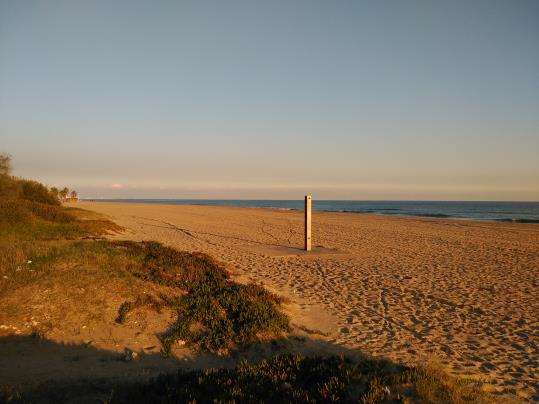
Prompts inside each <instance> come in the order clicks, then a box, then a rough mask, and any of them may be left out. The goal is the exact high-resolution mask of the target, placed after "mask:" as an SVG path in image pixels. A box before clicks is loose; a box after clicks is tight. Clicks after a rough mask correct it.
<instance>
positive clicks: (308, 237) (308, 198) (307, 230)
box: [305, 195, 311, 251]
mask: <svg viewBox="0 0 539 404" xmlns="http://www.w3.org/2000/svg"><path fill="white" fill-rule="evenodd" d="M305 251H311V195H305Z"/></svg>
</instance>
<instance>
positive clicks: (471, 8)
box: [0, 0, 539, 201]
mask: <svg viewBox="0 0 539 404" xmlns="http://www.w3.org/2000/svg"><path fill="white" fill-rule="evenodd" d="M538 43H539V3H538V2H535V1H514V2H505V1H486V0H485V1H474V2H469V1H453V2H419V1H417V2H414V1H411V2H394V1H363V2H349V1H335V2H322V1H297V2H296V1H295V2H288V1H275V2H258V1H231V2H220V1H189V2H165V1H157V2H152V3H151V4H150V3H147V2H139V1H115V2H107V1H95V2H87V3H83V2H72V1H67V0H65V1H47V2H45V1H27V2H16V1H0V151H6V152H9V153H11V154H12V155H13V157H14V167H15V174H17V175H21V176H25V177H30V178H36V179H39V180H41V181H43V182H45V183H47V184H49V185H55V184H58V185H64V184H65V185H68V186H70V187H73V188H76V189H77V190H79V191H80V193H81V195H82V196H86V197H157V198H266V199H289V198H294V199H295V198H300V197H301V196H302V195H303V194H305V193H307V192H309V193H312V194H313V195H314V196H315V197H318V198H320V199H322V198H323V199H443V200H536V201H537V200H539V157H538V156H539V47H538V46H537V44H538Z"/></svg>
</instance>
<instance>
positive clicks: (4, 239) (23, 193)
mask: <svg viewBox="0 0 539 404" xmlns="http://www.w3.org/2000/svg"><path fill="white" fill-rule="evenodd" d="M9 163H10V161H9V158H7V156H5V155H2V156H1V159H0V165H1V167H0V299H3V298H5V297H6V296H7V295H8V294H9V295H10V296H11V295H13V294H16V293H17V291H18V290H22V289H23V288H28V287H30V286H31V285H32V284H36V283H40V282H41V283H46V284H47V285H48V287H50V285H60V287H65V288H69V287H71V288H73V286H72V285H74V284H76V285H88V284H92V283H98V282H100V283H101V284H103V285H113V284H114V282H117V281H118V280H122V281H126V282H129V283H135V282H139V283H140V284H144V285H150V286H151V285H155V286H156V288H154V289H151V290H154V291H155V290H158V288H157V286H164V287H166V291H167V293H157V292H156V293H140V294H138V295H137V296H135V297H133V298H131V299H127V300H125V301H124V302H123V303H122V304H120V305H119V306H118V308H117V317H116V319H115V321H116V322H117V323H118V324H124V323H125V322H127V321H129V320H130V318H132V317H133V316H135V317H136V315H137V314H136V312H137V309H139V308H141V307H144V308H147V309H149V310H152V311H155V312H160V311H161V310H165V309H166V310H171V311H173V312H174V313H175V316H176V321H174V323H173V324H172V326H171V327H170V328H169V329H168V330H167V331H165V332H164V333H162V334H160V335H159V340H160V341H161V354H162V355H164V356H168V355H171V354H172V353H171V348H172V347H173V346H174V345H175V344H181V345H185V346H186V347H188V348H190V349H192V350H193V351H194V352H208V353H215V354H218V355H220V356H227V355H229V354H230V353H231V352H233V351H234V350H238V349H241V348H242V347H245V346H247V345H250V344H256V343H266V342H271V341H276V340H279V338H284V337H286V335H287V334H288V333H289V332H291V331H292V326H291V324H290V321H289V318H288V316H287V315H286V314H284V312H283V311H282V307H281V306H282V303H283V299H281V298H280V297H278V296H276V295H274V294H273V293H270V292H268V291H267V290H265V289H264V288H262V287H261V286H258V285H253V284H250V285H245V284H240V283H236V282H234V281H233V280H232V279H231V276H230V273H229V271H227V269H226V268H225V267H224V266H223V265H222V264H220V263H219V262H217V261H215V260H214V259H212V258H211V257H209V256H208V255H205V254H201V253H190V252H182V251H176V250H174V249H172V248H169V247H166V246H163V245H161V244H159V243H157V242H134V241H113V240H107V239H106V236H107V235H108V234H112V233H118V232H121V231H122V228H121V227H120V226H118V225H117V224H115V223H113V222H111V221H109V220H107V219H106V218H104V217H101V216H99V215H97V214H95V213H93V212H88V211H84V210H81V209H78V208H75V207H66V206H63V205H62V204H61V203H60V198H61V197H60V196H59V195H58V193H57V192H56V190H50V189H48V188H47V187H45V186H44V185H42V184H39V183H38V182H35V181H30V180H25V179H19V178H15V177H13V176H11V174H10V170H9ZM29 263H31V270H24V271H23V270H21V268H26V267H28V265H29ZM77 282H78V283H77ZM118 282H119V281H118ZM69 285H71V286H69ZM137 285H138V284H137ZM72 296H75V295H73V294H70V291H69V290H66V291H65V299H67V301H68V303H67V304H66V306H65V310H70V309H73V310H75V308H76V310H83V309H84V306H83V305H81V304H79V305H78V306H77V305H76V304H75V302H74V301H73V306H71V304H70V301H69V299H75V298H74V297H72ZM9 310H10V311H12V312H14V311H16V310H18V307H10V308H9ZM49 327H50V328H54V327H55V324H54V323H52V324H49ZM32 335H35V336H37V337H38V338H46V336H45V334H44V333H43V330H40V329H35V330H33V331H32ZM231 363H232V362H231ZM85 383H86V382H85V381H84V380H82V381H80V383H79V382H77V383H75V382H73V381H71V382H69V383H67V382H63V383H54V382H51V383H45V384H43V385H41V386H40V387H39V388H37V389H36V388H35V387H33V388H31V389H29V390H25V389H24V387H20V386H19V387H17V386H10V385H7V384H5V383H3V382H2V380H0V402H1V401H6V402H64V401H68V399H69V400H71V401H73V402H76V401H77V395H78V394H86V393H87V392H88V389H90V390H91V389H92V388H93V387H92V384H91V383H90V382H88V383H86V384H85ZM81 384H82V385H85V387H81ZM96 389H97V391H98V392H102V393H103V395H102V397H104V398H103V400H102V401H103V402H213V401H214V400H217V401H218V402H311V403H315V402H365V403H374V402H455V403H460V402H486V401H488V397H487V396H486V395H485V393H483V392H482V390H481V388H480V387H479V386H478V385H477V384H476V383H474V382H470V381H465V380H462V379H455V378H452V377H449V376H448V375H447V374H446V373H444V372H443V371H441V370H440V369H435V368H430V367H425V366H404V365H400V364H395V363H392V362H390V361H387V360H383V359H373V358H368V357H364V356H362V359H361V360H352V359H349V358H346V357H342V356H328V357H321V356H319V357H306V356H303V355H299V354H296V353H289V354H285V355H279V356H275V357H272V358H268V359H267V360H263V361H262V362H259V363H255V364H250V363H247V362H242V363H240V364H239V365H237V366H235V367H233V368H227V369H207V370H192V371H180V372H179V373H172V374H163V375H162V376H160V377H158V378H156V379H152V380H149V381H142V382H141V381H137V382H125V381H121V382H118V381H114V382H113V381H106V380H105V381H102V383H101V384H100V386H99V388H96ZM94 393H95V391H93V393H92V394H94Z"/></svg>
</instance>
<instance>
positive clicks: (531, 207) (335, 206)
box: [83, 198, 539, 224]
mask: <svg viewBox="0 0 539 404" xmlns="http://www.w3.org/2000/svg"><path fill="white" fill-rule="evenodd" d="M83 200H85V201H95V202H131V203H151V204H173V205H204V206H237V207H249V208H267V209H277V210H301V209H303V201H301V200H243V199H238V200H230V199H97V198H85V199H83ZM313 209H314V210H317V211H322V212H343V213H366V214H377V215H388V216H412V217H427V218H439V219H464V220H486V221H496V222H506V223H528V224H539V202H468V201H466V202H455V201H447V202H444V201H343V200H334V201H331V200H314V201H313Z"/></svg>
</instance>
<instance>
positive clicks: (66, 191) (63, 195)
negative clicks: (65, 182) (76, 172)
mask: <svg viewBox="0 0 539 404" xmlns="http://www.w3.org/2000/svg"><path fill="white" fill-rule="evenodd" d="M68 195H69V188H67V187H64V189H62V190H61V191H60V198H62V200H65V199H66V198H67V196H68Z"/></svg>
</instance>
